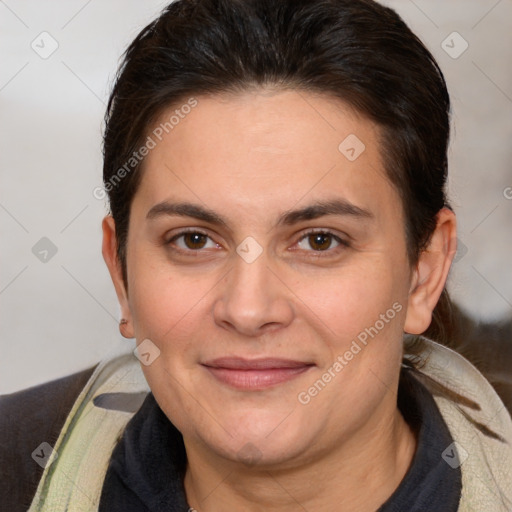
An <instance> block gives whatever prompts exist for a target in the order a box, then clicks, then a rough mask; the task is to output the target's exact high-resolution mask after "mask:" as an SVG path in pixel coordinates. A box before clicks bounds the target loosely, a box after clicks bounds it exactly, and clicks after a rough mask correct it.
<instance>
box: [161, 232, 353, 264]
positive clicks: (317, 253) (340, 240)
mask: <svg viewBox="0 0 512 512" xmlns="http://www.w3.org/2000/svg"><path fill="white" fill-rule="evenodd" d="M187 234H198V235H203V236H205V237H207V238H208V239H210V240H211V241H213V240H212V239H211V237H210V236H209V235H208V234H207V233H205V232H203V231H201V230H199V229H186V230H182V231H180V232H179V233H177V234H176V235H174V236H173V237H172V238H171V239H170V240H168V241H166V242H165V245H167V246H170V245H173V244H174V242H176V240H178V239H179V238H181V237H183V236H185V235H187ZM317 234H321V235H327V236H330V237H331V238H332V240H333V241H334V242H336V243H337V244H338V245H337V246H336V247H334V248H328V249H325V250H323V251H315V250H314V249H311V250H305V252H309V253H312V254H311V255H310V257H314V258H319V257H327V256H332V255H333V253H337V252H339V251H340V250H344V249H347V248H350V244H349V242H348V241H347V240H344V239H343V238H340V237H339V236H338V235H336V234H334V233H333V232H332V231H330V230H328V229H312V230H309V231H306V232H305V233H304V234H303V235H302V236H301V237H300V238H299V240H297V242H295V244H294V245H297V244H298V243H300V242H302V241H303V240H306V239H307V238H308V237H310V236H312V235H317ZM216 245H217V246H218V245H219V244H216ZM173 250H175V251H176V252H180V253H182V254H192V253H199V252H201V249H182V248H179V247H174V248H173ZM292 250H293V251H296V250H301V249H292Z"/></svg>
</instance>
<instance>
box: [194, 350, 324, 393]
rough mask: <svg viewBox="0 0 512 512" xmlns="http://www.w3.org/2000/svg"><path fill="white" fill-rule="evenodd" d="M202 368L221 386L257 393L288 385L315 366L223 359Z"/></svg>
mask: <svg viewBox="0 0 512 512" xmlns="http://www.w3.org/2000/svg"><path fill="white" fill-rule="evenodd" d="M202 366H203V367H204V368H206V370H208V371H209V372H210V374H211V375H213V377H215V378H216V379H217V380H218V381H220V382H222V383H223V384H227V385H228V386H230V387H233V388H235V389H239V390H245V391H258V390H262V389H266V388H270V387H272V386H276V385H277V384H282V383H284V382H288V381H290V380H292V379H294V378H296V377H298V376H299V375H301V374H303V373H305V372H307V371H308V370H309V369H310V368H312V367H313V366H315V365H314V364H312V363H306V362H304V361H294V360H291V359H275V358H266V359H244V358H239V357H223V358H220V359H214V360H212V361H207V362H206V363H202Z"/></svg>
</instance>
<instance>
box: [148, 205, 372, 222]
mask: <svg viewBox="0 0 512 512" xmlns="http://www.w3.org/2000/svg"><path fill="white" fill-rule="evenodd" d="M326 215H339V216H344V217H352V218H355V219H361V220H371V219H374V218H375V216H374V214H373V213H372V212H371V211H370V210H367V209H364V208H361V207H359V206H356V205H355V204H353V203H351V202H349V201H347V200H346V199H334V200H331V201H319V202H316V203H313V204H310V205H308V206H306V207H304V208H299V209H295V210H288V211H286V212H284V213H283V214H282V215H281V216H280V217H279V219H278V221H277V226H280V225H281V226H282V225H284V226H291V225H293V224H297V223H299V222H303V221H305V220H314V219H317V218H319V217H324V216H326ZM161 216H179V217H192V218H194V219H198V220H202V221H204V222H207V223H209V224H213V225H217V226H228V222H227V220H226V219H224V218H223V217H222V216H221V215H219V214H217V213H216V212H214V211H213V210H210V209H208V208H205V207H203V206H200V205H197V204H193V203H186V202H178V203H171V202H169V201H162V202H161V203H158V204H156V205H155V206H153V207H152V208H151V209H150V210H149V211H148V213H147V215H146V219H148V220H152V219H155V218H158V217H161Z"/></svg>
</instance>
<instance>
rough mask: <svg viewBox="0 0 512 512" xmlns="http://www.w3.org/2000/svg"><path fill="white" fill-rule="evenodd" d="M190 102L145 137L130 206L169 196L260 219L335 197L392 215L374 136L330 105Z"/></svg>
mask: <svg viewBox="0 0 512 512" xmlns="http://www.w3.org/2000/svg"><path fill="white" fill-rule="evenodd" d="M194 101H195V106H194V107H193V108H189V107H186V105H190V104H192V103H191V102H190V101H187V99H185V100H184V101H183V103H181V104H176V105H173V106H172V107H170V108H168V109H166V110H165V111H164V112H163V113H162V115H161V116H160V118H159V119H158V120H157V122H155V123H154V125H153V126H152V127H151V129H150V131H149V136H150V137H151V138H152V139H153V140H154V143H155V146H154V148H153V149H152V150H151V151H150V152H149V154H148V155H147V156H146V158H145V161H144V164H143V169H142V173H143V177H142V180H141V185H140V188H139V191H138V192H137V194H136V197H135V200H136V201H138V202H139V203H140V202H141V201H142V202H144V203H145V204H146V205H152V204H155V203H157V202H159V201H162V200H165V199H167V197H168V196H173V197H176V196H178V197H179V198H180V199H186V200H189V201H190V200H192V201H194V202H198V201H199V202H202V203H207V204H208V206H209V207H211V208H212V209H216V208H217V207H224V208H225V207H227V206H228V204H229V205H231V206H237V207H238V208H239V209H240V211H241V212H242V211H246V210H250V211H251V212H252V213H255V212H257V211H258V210H260V213H262V214H269V212H270V211H272V210H275V209H276V208H277V209H279V208H282V207H283V206H285V207H291V206H293V205H295V204H298V203H300V202H301V201H303V200H304V201H305V200H310V201H314V200H318V199H323V198H324V197H325V195H326V194H330V195H333V194H334V195H336V194H339V195H342V196H343V197H344V198H345V199H347V200H349V201H351V202H353V203H355V204H360V205H361V206H369V205H370V204H371V205H372V207H373V208H379V207H382V208H385V207H386V206H387V207H392V206H393V205H395V206H396V202H397V200H398V195H397V194H396V191H395V189H394V187H393V186H392V185H391V184H390V182H389V180H388V178H387V176H386V173H385V171H384V166H383V162H382V158H381V151H380V146H379V142H378V141H379V128H378V127H377V126H376V125H375V123H373V122H371V121H369V120H367V119H366V118H363V117H362V116H359V115H358V114H357V113H356V112H355V111H354V110H353V109H351V108H350V107H349V106H348V105H346V104H344V103H343V102H341V101H340V100H337V99H334V98H331V97H327V96H324V95H317V94H312V93H309V92H305V91H295V90H288V91H266V90H259V91H250V92H244V93H239V94H230V95H227V94H224V95H213V96H197V97H195V98H194ZM185 107H186V108H185ZM398 201H399V200H398Z"/></svg>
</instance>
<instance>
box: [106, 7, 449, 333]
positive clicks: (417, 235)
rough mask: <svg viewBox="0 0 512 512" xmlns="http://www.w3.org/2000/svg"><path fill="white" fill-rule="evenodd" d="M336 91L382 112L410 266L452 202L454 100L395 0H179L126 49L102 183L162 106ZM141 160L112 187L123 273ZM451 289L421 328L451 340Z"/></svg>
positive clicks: (369, 112) (379, 119) (361, 108)
mask: <svg viewBox="0 0 512 512" xmlns="http://www.w3.org/2000/svg"><path fill="white" fill-rule="evenodd" d="M262 86H264V87H273V88H278V89H279V88H282V89H296V90H301V91H310V92H315V93H320V94H325V95H328V96H330V97H334V98H338V99H340V100H342V101H344V102H346V103H347V104H349V105H351V106H352V107H353V108H355V109H356V110H357V111H358V112H359V113H360V114H362V115H363V116H365V117H367V118H368V119H370V120H371V121H373V122H375V123H376V124H377V125H378V126H379V127H380V128H381V133H382V140H381V141H380V145H381V148H380V149H381V154H382V156H383V159H384V162H385V168H386V172H387V175H388V177H389V179H390V181H391V182H392V183H393V184H394V186H395V187H396V189H397V190H398V192H399V194H400V197H401V199H402V204H403V209H404V213H405V219H406V226H405V231H406V239H407V247H408V255H409V260H410V263H411V265H415V264H416V263H417V260H418V257H419V255H420V253H421V251H422V250H423V249H424V248H425V247H426V245H427V244H428V242H429V240H430V237H431V235H432V233H433V231H434V229H435V227H436V215H437V213H438V212H439V210H440V209H441V208H443V207H444V206H448V207H449V205H448V203H447V199H446V195H445V184H446V179H447V147H448V142H449V116H450V100H449V96H448V92H447V88H446V83H445V80H444V77H443V74H442V72H441V70H440V69H439V67H438V65H437V63H436V62H435V60H434V58H433V56H432V55H431V53H430V52H429V51H428V50H427V49H426V48H425V46H424V45H423V44H422V43H421V41H420V40H419V39H418V38H417V37H416V35H414V34H413V33H412V32H411V30H410V29H409V28H408V27H407V26H406V25H405V23H404V22H403V21H402V19H401V18H400V17H399V16H398V15H397V13H395V12H394V11H393V10H392V9H389V8H387V7H384V6H382V5H380V4H378V3H376V2H374V1H371V0H177V1H175V2H173V3H171V4H170V5H169V6H168V7H167V8H165V9H164V11H163V12H162V14H161V15H160V17H159V18H158V19H156V20H155V21H153V22H152V23H150V24H149V25H148V26H147V27H145V28H144V29H143V30H142V31H141V32H140V33H139V35H138V36H137V37H136V38H135V40H134V41H133V42H132V43H131V45H130V46H129V48H128V49H127V51H126V54H125V56H124V60H123V63H122V65H121V68H120V70H119V73H118V76H117V80H116V82H115V85H114V88H113V91H112V94H111V96H110V99H109V103H108V109H107V113H106V117H105V121H106V128H105V135H104V168H103V179H104V183H105V185H107V184H109V183H111V179H112V177H113V176H114V175H115V174H116V172H117V171H118V170H119V169H120V168H122V167H123V165H124V164H125V163H126V162H127V161H128V160H129V159H130V157H131V155H132V154H133V152H134V151H136V150H137V148H139V147H141V145H142V144H143V143H144V140H145V139H146V138H147V136H148V133H149V132H150V130H151V129H152V127H153V124H154V123H155V121H156V119H157V118H158V117H159V116H161V114H162V112H163V111H164V110H165V109H167V108H169V107H171V106H173V105H179V104H180V102H182V103H185V102H186V101H187V100H188V99H189V98H190V97H197V96H199V95H201V94H218V93H229V92H238V91H245V90H250V89H252V88H255V87H262ZM143 164H144V162H143V161H142V162H141V163H140V164H138V165H135V166H134V168H133V170H132V171H131V172H130V173H128V174H127V175H126V176H125V177H124V178H123V179H122V180H121V181H120V182H119V183H118V184H116V186H110V187H108V188H107V187H106V189H107V191H108V194H109V200H110V208H111V213H112V215H113V217H114V220H115V224H116V237H117V243H118V257H119V260H120V263H121V265H122V269H123V277H124V280H125V283H126V284H127V268H126V241H127V233H128V224H129V218H130V206H131V203H132V199H133V196H134V194H135V192H136V191H137V187H138V185H139V183H140V180H141V176H142V174H143ZM453 325H454V321H453V318H452V315H451V307H450V299H449V297H448V294H447V292H446V290H445V291H444V292H443V294H442V296H441V299H440V301H439V303H438V305H437V307H436V309H435V311H434V317H433V321H432V324H431V327H430V328H429V330H428V331H427V332H426V333H425V334H426V336H429V337H431V338H433V339H437V340H438V341H441V342H444V343H448V340H449V339H450V336H451V328H452V326H453Z"/></svg>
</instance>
